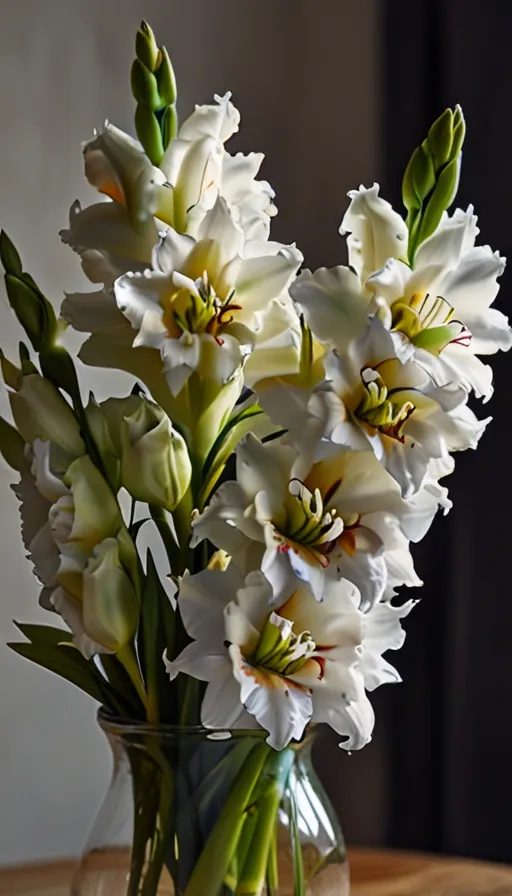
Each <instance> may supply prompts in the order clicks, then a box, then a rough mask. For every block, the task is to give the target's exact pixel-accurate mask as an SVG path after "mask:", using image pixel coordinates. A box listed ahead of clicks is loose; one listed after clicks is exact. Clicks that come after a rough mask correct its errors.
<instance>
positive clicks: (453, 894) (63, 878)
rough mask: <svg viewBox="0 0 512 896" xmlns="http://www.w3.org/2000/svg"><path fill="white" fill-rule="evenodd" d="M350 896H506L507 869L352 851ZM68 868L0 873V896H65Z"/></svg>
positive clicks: (510, 872)
mask: <svg viewBox="0 0 512 896" xmlns="http://www.w3.org/2000/svg"><path fill="white" fill-rule="evenodd" d="M349 856H350V864H351V869H352V891H351V896H512V867H511V868H508V867H505V866H502V865H491V864H487V863H484V862H472V861H468V860H465V859H451V858H444V857H438V856H427V855H415V854H412V853H400V852H387V851H380V850H367V849H352V850H350V853H349ZM71 868H72V864H71V863H69V862H54V863H51V864H46V865H32V866H28V867H25V868H13V869H3V870H2V869H0V896H69V890H68V886H69V880H70V874H71Z"/></svg>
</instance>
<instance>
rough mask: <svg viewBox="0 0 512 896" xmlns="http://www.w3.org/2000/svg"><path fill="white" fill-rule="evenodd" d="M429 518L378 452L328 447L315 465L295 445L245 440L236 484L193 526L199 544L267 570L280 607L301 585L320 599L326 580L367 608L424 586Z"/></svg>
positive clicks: (222, 492) (222, 491)
mask: <svg viewBox="0 0 512 896" xmlns="http://www.w3.org/2000/svg"><path fill="white" fill-rule="evenodd" d="M422 514H424V509H423V507H421V510H420V508H419V507H418V508H416V507H412V506H409V505H408V504H407V503H406V502H405V501H403V499H402V497H401V494H400V488H399V486H398V484H397V483H396V482H395V480H394V479H393V478H392V477H391V476H390V475H389V473H387V472H386V470H385V469H384V467H383V466H382V465H381V464H380V463H379V461H378V460H377V458H376V457H375V455H374V453H373V451H372V450H371V449H368V450H365V451H353V450H350V449H347V448H344V447H341V446H336V445H332V444H330V445H326V446H323V456H322V457H321V459H319V458H317V460H316V462H314V463H313V465H312V466H310V465H309V460H308V461H307V462H305V458H304V457H303V456H302V454H301V452H300V451H297V450H296V449H295V448H293V447H292V446H290V445H286V444H282V443H279V442H276V441H274V442H270V443H268V444H266V445H263V444H261V442H259V441H258V439H256V438H255V437H254V436H247V437H246V438H245V439H244V440H243V442H241V443H240V445H239V447H238V449H237V481H236V482H227V483H225V484H224V485H222V486H221V487H220V488H219V489H218V491H217V493H216V494H215V495H214V497H213V499H212V501H211V502H210V505H209V506H208V507H207V508H206V510H205V511H204V512H203V513H202V514H201V515H200V516H199V517H198V518H197V519H196V520H195V521H194V523H193V526H194V538H193V544H194V543H197V542H198V541H201V540H202V539H203V538H209V539H210V541H212V542H213V543H214V544H215V545H216V546H217V547H220V548H222V549H223V550H226V551H227V552H228V553H229V554H231V555H232V558H233V559H232V562H233V563H234V564H236V565H237V566H238V567H239V568H240V569H241V570H242V571H243V572H247V571H248V570H250V569H254V568H255V567H256V566H259V567H260V568H261V570H262V571H263V573H264V575H265V576H266V578H267V579H268V581H269V582H270V584H271V586H272V589H273V595H274V597H273V600H274V602H275V603H277V604H279V603H281V602H282V601H284V600H286V598H287V597H289V595H290V594H291V593H292V592H293V591H294V589H295V588H296V587H297V579H298V580H300V581H303V582H305V583H307V585H308V586H309V588H310V590H311V592H312V594H313V595H314V596H315V598H316V599H317V600H321V599H322V596H323V594H324V591H325V588H326V581H327V580H328V579H331V578H341V577H343V578H346V579H348V580H349V581H351V582H352V583H353V584H354V585H355V586H356V587H357V588H358V590H359V592H360V594H361V602H362V607H363V608H364V609H367V608H368V607H370V606H372V605H373V604H374V603H375V602H376V601H378V600H380V599H381V598H382V597H383V596H384V595H385V594H386V593H388V589H390V588H393V587H395V586H398V585H402V584H407V585H411V586H412V585H419V584H421V583H420V580H419V579H418V578H417V576H416V574H415V572H414V567H413V563H412V558H411V555H410V552H409V547H408V537H413V538H415V537H417V536H418V535H419V532H420V530H418V528H417V527H418V525H420V526H421V527H423V525H424V522H423V520H421V522H420V520H419V517H420V516H422ZM417 517H418V521H417V519H416V518H417ZM404 533H406V534H404ZM421 533H423V528H421ZM406 536H407V537H406Z"/></svg>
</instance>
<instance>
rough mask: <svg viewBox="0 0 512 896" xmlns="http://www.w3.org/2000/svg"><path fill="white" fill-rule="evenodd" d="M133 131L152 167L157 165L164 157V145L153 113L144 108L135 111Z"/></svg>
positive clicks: (140, 107) (158, 124)
mask: <svg viewBox="0 0 512 896" xmlns="http://www.w3.org/2000/svg"><path fill="white" fill-rule="evenodd" d="M135 130H136V131H137V137H138V138H139V140H140V142H141V143H142V145H143V147H144V149H145V151H146V155H147V156H148V158H149V160H150V161H151V163H152V164H153V165H157V166H158V165H159V164H160V162H161V161H162V159H163V156H164V144H163V139H162V131H161V129H160V123H159V121H158V118H157V117H156V115H155V113H154V112H152V111H151V109H148V108H147V107H146V106H141V105H139V106H137V108H136V110H135Z"/></svg>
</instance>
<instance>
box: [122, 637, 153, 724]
mask: <svg viewBox="0 0 512 896" xmlns="http://www.w3.org/2000/svg"><path fill="white" fill-rule="evenodd" d="M117 658H118V660H119V662H120V663H121V664H122V665H123V667H124V669H125V670H126V672H127V673H128V675H129V677H130V681H131V682H132V684H133V686H134V688H135V690H136V691H137V694H138V695H139V697H140V699H141V700H142V703H143V706H144V708H145V710H146V711H147V710H148V697H147V694H146V690H145V688H144V683H143V681H142V676H141V674H140V669H139V662H138V660H137V657H136V655H135V650H134V649H133V644H127V645H126V647H123V648H122V650H120V651H119V653H118V654H117Z"/></svg>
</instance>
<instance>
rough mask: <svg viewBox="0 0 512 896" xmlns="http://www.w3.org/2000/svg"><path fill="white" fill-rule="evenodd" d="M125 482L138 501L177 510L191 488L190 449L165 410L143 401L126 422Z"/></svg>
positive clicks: (123, 476) (123, 447)
mask: <svg viewBox="0 0 512 896" xmlns="http://www.w3.org/2000/svg"><path fill="white" fill-rule="evenodd" d="M121 438H122V450H121V482H122V484H123V485H124V487H125V488H126V489H127V491H129V492H130V494H131V495H133V497H134V498H136V499H137V500H138V501H146V502H147V503H148V504H156V505H157V506H159V507H164V508H165V509H166V510H174V508H175V507H176V506H177V505H178V504H179V502H180V501H181V499H182V498H183V495H184V494H185V492H186V491H187V489H188V487H189V485H190V479H191V476H192V464H191V462H190V457H189V454H188V449H187V445H186V443H185V440H184V439H183V438H182V436H180V435H179V433H177V432H176V431H175V430H174V429H173V428H172V424H171V421H170V420H169V418H168V417H167V415H166V414H165V413H164V411H162V409H161V408H160V407H159V406H158V405H156V404H153V402H150V401H147V400H145V399H144V400H142V401H141V404H140V405H139V407H138V409H137V410H136V411H135V412H134V413H133V414H130V416H127V417H125V418H124V420H123V426H122V430H121Z"/></svg>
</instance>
